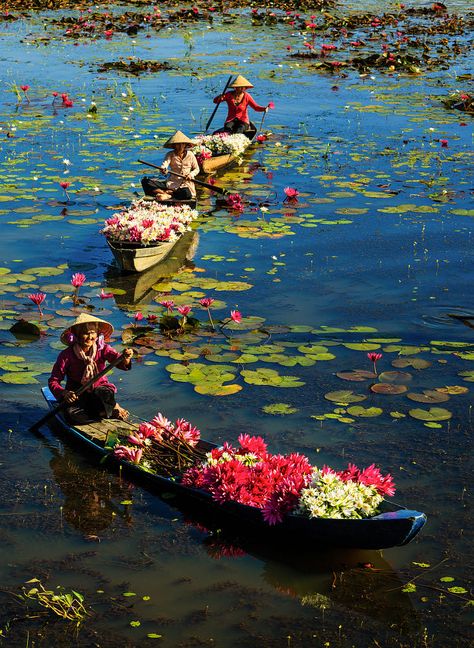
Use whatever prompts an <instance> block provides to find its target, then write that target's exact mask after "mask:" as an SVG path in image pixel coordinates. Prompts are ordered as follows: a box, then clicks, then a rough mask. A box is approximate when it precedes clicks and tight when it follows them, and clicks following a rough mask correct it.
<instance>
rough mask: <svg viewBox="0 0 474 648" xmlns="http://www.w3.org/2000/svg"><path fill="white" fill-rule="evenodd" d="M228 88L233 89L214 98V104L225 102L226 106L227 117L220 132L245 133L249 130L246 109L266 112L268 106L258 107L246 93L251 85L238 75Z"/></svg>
mask: <svg viewBox="0 0 474 648" xmlns="http://www.w3.org/2000/svg"><path fill="white" fill-rule="evenodd" d="M230 87H231V88H234V89H233V90H232V91H230V92H226V93H225V94H221V95H217V97H214V103H215V104H219V103H221V102H222V101H225V102H226V104H227V117H226V120H225V123H224V128H223V129H222V130H223V131H224V132H227V133H245V131H247V130H249V129H250V119H249V115H248V107H249V106H250V108H253V109H254V110H255V111H256V112H267V110H268V108H269V107H270V104H269V105H268V106H259V105H258V103H256V102H255V100H254V99H253V97H252V96H251V95H250V94H249V93H248V92H246V90H247V89H248V88H253V85H252V84H251V83H250V82H249V81H247V79H246V78H245V77H243V76H241V75H240V74H239V76H238V77H237V78H236V80H235V81H234V82H233V83H231V84H230Z"/></svg>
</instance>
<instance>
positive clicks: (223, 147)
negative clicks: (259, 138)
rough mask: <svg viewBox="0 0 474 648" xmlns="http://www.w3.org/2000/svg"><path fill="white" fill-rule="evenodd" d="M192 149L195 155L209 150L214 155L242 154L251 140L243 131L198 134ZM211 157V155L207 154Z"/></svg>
mask: <svg viewBox="0 0 474 648" xmlns="http://www.w3.org/2000/svg"><path fill="white" fill-rule="evenodd" d="M193 141H194V146H193V148H192V149H191V151H192V152H193V153H194V154H195V155H199V154H202V153H203V152H209V153H211V154H212V155H213V156H214V155H240V154H241V153H243V152H244V151H245V149H246V148H247V147H248V146H249V144H250V140H249V138H248V137H247V136H246V135H244V134H243V133H235V134H231V133H217V134H216V135H198V137H195V138H194V140H193ZM207 157H209V156H207Z"/></svg>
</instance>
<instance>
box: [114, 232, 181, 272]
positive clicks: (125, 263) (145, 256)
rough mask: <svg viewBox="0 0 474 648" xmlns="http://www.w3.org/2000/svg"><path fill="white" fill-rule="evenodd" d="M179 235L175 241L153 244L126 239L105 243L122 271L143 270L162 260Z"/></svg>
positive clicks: (168, 253)
mask: <svg viewBox="0 0 474 648" xmlns="http://www.w3.org/2000/svg"><path fill="white" fill-rule="evenodd" d="M180 238H181V237H179V238H178V239H176V240H175V241H163V242H160V243H156V244H155V245H141V244H140V243H130V242H128V241H111V240H110V239H107V244H108V246H109V248H110V249H111V250H112V254H113V255H114V257H115V259H116V261H117V263H118V264H119V266H120V269H121V270H123V271H124V272H143V271H144V270H148V268H152V267H153V266H155V265H156V264H157V263H160V261H164V260H165V259H166V257H167V256H169V255H170V254H171V251H172V250H173V248H174V247H175V246H176V244H177V243H178V241H179V240H180Z"/></svg>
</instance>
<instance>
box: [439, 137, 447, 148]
mask: <svg viewBox="0 0 474 648" xmlns="http://www.w3.org/2000/svg"><path fill="white" fill-rule="evenodd" d="M439 143H440V144H441V148H448V140H447V139H440V140H439Z"/></svg>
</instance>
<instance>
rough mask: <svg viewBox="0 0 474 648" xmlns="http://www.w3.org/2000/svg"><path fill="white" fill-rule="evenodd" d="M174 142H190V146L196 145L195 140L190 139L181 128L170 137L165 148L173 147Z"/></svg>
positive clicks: (164, 145)
mask: <svg viewBox="0 0 474 648" xmlns="http://www.w3.org/2000/svg"><path fill="white" fill-rule="evenodd" d="M174 144H189V146H194V142H193V141H192V140H190V139H189V137H188V136H187V135H185V134H184V133H182V132H181V131H180V130H177V131H176V133H175V134H174V135H173V136H172V137H170V138H169V140H168V141H167V142H165V143H164V144H163V147H164V148H173V145H174Z"/></svg>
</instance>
